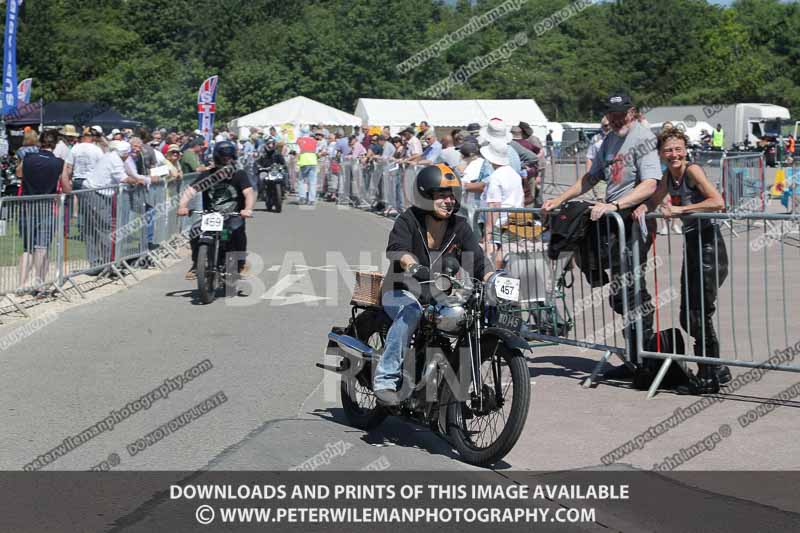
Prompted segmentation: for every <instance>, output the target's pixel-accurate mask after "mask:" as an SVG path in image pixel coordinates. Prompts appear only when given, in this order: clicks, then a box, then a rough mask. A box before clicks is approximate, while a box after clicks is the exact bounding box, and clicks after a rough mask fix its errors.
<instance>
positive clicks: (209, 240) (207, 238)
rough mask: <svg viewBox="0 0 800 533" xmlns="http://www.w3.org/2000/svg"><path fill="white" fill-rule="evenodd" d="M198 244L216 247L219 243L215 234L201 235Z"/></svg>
mask: <svg viewBox="0 0 800 533" xmlns="http://www.w3.org/2000/svg"><path fill="white" fill-rule="evenodd" d="M197 242H198V243H200V244H210V245H214V244H215V243H216V242H217V236H216V235H215V234H213V233H201V234H200V237H198V238H197Z"/></svg>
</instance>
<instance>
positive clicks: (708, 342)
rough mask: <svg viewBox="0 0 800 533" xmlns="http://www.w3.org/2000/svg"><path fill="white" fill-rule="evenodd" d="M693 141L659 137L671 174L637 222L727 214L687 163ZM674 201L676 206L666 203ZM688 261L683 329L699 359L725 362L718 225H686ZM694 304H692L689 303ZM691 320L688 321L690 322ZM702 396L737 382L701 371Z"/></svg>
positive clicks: (722, 371)
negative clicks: (717, 316) (717, 323)
mask: <svg viewBox="0 0 800 533" xmlns="http://www.w3.org/2000/svg"><path fill="white" fill-rule="evenodd" d="M688 145H689V138H688V137H687V136H686V134H685V133H684V132H683V131H681V130H679V129H677V128H670V129H666V130H663V131H662V132H661V134H660V135H659V137H658V149H659V155H660V156H661V159H662V161H664V162H665V163H666V165H667V170H666V171H665V172H664V176H663V178H662V179H661V181H660V182H659V185H658V189H657V190H656V192H655V194H654V195H653V196H652V197H651V198H650V200H649V201H648V202H647V203H645V204H642V205H640V206H639V207H638V208H637V209H636V210H635V211H634V214H633V216H634V217H635V218H637V219H639V218H641V217H643V216H644V215H645V213H647V212H648V211H653V210H654V209H655V208H657V207H658V208H660V211H661V214H662V215H663V216H664V217H665V218H672V217H677V216H681V215H690V214H692V213H713V212H717V211H722V209H723V208H724V207H725V203H724V201H723V200H722V196H720V194H719V191H717V189H716V188H715V187H714V185H713V184H712V183H711V182H710V181H709V180H708V178H707V177H706V175H705V172H703V169H702V167H700V165H697V164H693V163H689V162H687V160H686V156H687V148H688ZM667 196H669V198H670V200H671V202H664V200H665V199H666V198H667ZM683 234H684V250H685V254H684V261H683V266H682V269H681V312H680V321H681V327H683V329H684V330H686V331H687V332H688V333H689V336H691V337H692V338H694V341H695V346H694V353H695V355H696V356H700V357H715V358H719V340H718V339H717V334H716V332H715V331H714V321H713V319H712V317H713V316H714V312H715V311H716V301H717V289H718V288H719V287H720V286H721V285H722V284H723V283H724V281H725V278H727V276H728V254H727V250H726V248H725V241H724V240H723V239H722V235H721V234H720V230H719V224H718V223H717V221H716V220H700V219H696V218H689V219H684V220H683ZM687 300H688V301H687ZM687 315H688V320H687ZM698 378H699V384H698V385H699V386H698V389H699V390H697V391H696V392H698V393H715V392H719V386H720V385H725V384H727V383H728V382H729V381H730V380H731V373H730V370H728V368H727V367H725V366H717V365H699V372H698Z"/></svg>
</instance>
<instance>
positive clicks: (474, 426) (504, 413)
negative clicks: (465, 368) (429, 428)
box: [443, 339, 530, 466]
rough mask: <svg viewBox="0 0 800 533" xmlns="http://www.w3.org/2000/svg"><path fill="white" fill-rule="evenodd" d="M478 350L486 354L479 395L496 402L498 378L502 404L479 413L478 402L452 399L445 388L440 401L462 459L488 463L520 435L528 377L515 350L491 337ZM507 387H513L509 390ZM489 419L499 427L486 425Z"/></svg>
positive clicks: (453, 440)
mask: <svg viewBox="0 0 800 533" xmlns="http://www.w3.org/2000/svg"><path fill="white" fill-rule="evenodd" d="M481 352H482V354H485V355H486V356H487V357H484V359H483V362H482V364H481V376H482V379H481V382H482V384H483V387H482V391H485V392H484V394H483V397H484V399H485V398H487V397H488V398H490V400H489V401H490V402H497V400H498V399H497V398H496V397H495V393H494V391H495V383H496V382H497V381H499V383H500V385H501V395H502V404H503V405H500V406H495V407H492V408H489V409H486V410H485V412H482V411H481V404H480V403H479V402H478V401H476V400H470V401H468V402H459V401H456V400H455V398H454V397H453V393H452V391H450V390H449V388H448V392H447V394H448V395H449V398H446V399H445V400H446V401H444V402H443V403H445V404H446V405H447V423H446V427H447V435H448V437H449V439H450V442H451V443H452V444H453V447H454V448H455V449H456V451H457V452H458V453H459V455H460V456H461V458H462V460H464V462H467V463H469V464H472V465H476V466H490V465H493V464H496V463H497V462H499V461H500V460H501V459H502V458H503V457H505V456H506V454H508V452H510V451H511V449H512V448H513V447H514V445H515V444H516V443H517V440H519V437H520V435H521V434H522V430H523V428H524V427H525V421H526V420H527V418H528V407H529V405H528V404H529V402H530V383H529V381H530V376H529V374H528V365H527V364H526V362H525V358H524V357H523V355H522V353H521V352H520V351H519V350H515V349H511V348H508V347H507V346H506V345H505V344H503V343H501V342H499V341H497V340H495V339H493V340H492V342H491V344H489V345H482V346H481ZM494 354H496V355H497V356H498V357H499V361H500V365H499V367H500V368H499V375H496V372H495V371H494V367H493V363H492V359H493V358H494ZM487 370H488V372H487ZM472 388H473V387H470V389H472ZM509 388H512V389H513V390H512V391H509V390H508V389H509ZM509 392H510V394H509ZM470 393H471V391H470ZM509 403H510V405H509ZM484 405H486V404H484ZM467 415H469V416H467ZM493 422H499V423H500V424H501V426H500V428H499V430H498V428H496V427H493V428H490V427H489V426H490V425H492V424H493ZM487 433H488V435H487Z"/></svg>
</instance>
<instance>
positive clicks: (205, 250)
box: [197, 244, 217, 304]
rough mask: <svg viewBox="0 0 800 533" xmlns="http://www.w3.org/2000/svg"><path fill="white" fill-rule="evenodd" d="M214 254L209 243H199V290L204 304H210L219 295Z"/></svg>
mask: <svg viewBox="0 0 800 533" xmlns="http://www.w3.org/2000/svg"><path fill="white" fill-rule="evenodd" d="M212 255H213V254H212V253H211V246H210V245H209V244H200V245H198V247H197V290H198V292H199V293H200V301H201V302H203V303H204V304H210V303H211V302H213V301H214V299H215V298H216V297H217V287H216V278H217V272H216V266H217V258H216V257H212Z"/></svg>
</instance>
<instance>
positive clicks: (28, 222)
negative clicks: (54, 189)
mask: <svg viewBox="0 0 800 533" xmlns="http://www.w3.org/2000/svg"><path fill="white" fill-rule="evenodd" d="M64 217H65V209H64V203H63V201H62V200H61V198H60V197H59V195H39V196H14V197H3V198H0V262H2V264H1V265H0V294H3V295H8V294H11V293H20V292H25V291H34V290H40V289H42V288H44V287H46V286H49V285H52V284H53V283H54V282H55V281H56V280H58V279H59V277H60V275H61V272H60V262H59V257H60V256H61V253H62V248H63V241H62V240H61V239H59V235H60V234H63V231H64ZM12 302H13V300H12ZM18 308H19V307H18Z"/></svg>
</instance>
